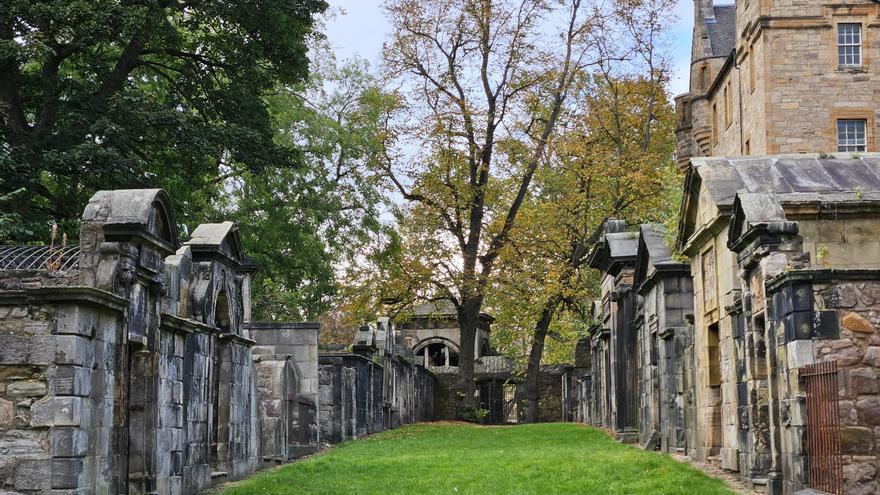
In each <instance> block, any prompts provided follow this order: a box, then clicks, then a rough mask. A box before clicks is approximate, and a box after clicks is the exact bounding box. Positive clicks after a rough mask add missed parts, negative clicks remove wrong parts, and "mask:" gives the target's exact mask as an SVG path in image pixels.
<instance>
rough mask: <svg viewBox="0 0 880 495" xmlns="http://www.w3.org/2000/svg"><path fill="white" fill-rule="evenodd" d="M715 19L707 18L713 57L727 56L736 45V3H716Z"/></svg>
mask: <svg viewBox="0 0 880 495" xmlns="http://www.w3.org/2000/svg"><path fill="white" fill-rule="evenodd" d="M714 9H715V19H706V30H707V31H708V33H709V44H710V45H711V47H712V56H713V57H726V56H727V55H730V52H732V51H733V49H734V47H735V46H736V9H735V6H734V5H716V6H715V7H714Z"/></svg>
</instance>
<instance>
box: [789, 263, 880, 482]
mask: <svg viewBox="0 0 880 495" xmlns="http://www.w3.org/2000/svg"><path fill="white" fill-rule="evenodd" d="M813 291H814V298H815V301H816V303H815V305H816V307H817V309H818V308H823V307H824V308H825V310H828V311H834V312H835V313H836V314H837V318H838V321H839V322H840V329H839V331H840V335H839V338H837V339H828V340H819V341H816V348H815V359H816V361H819V362H824V361H831V360H834V361H837V365H838V369H839V371H838V379H839V380H841V383H842V386H841V388H840V403H839V407H840V422H841V425H842V426H843V430H842V432H841V448H842V452H843V455H844V457H843V463H844V466H843V474H844V479H845V481H846V484H845V487H844V490H845V492H846V493H852V494H868V493H880V331H878V328H880V274H873V275H869V276H864V275H861V276H858V277H853V278H852V279H849V280H842V281H839V282H837V283H834V282H831V283H829V282H827V281H822V282H814V283H813ZM792 417H794V416H792Z"/></svg>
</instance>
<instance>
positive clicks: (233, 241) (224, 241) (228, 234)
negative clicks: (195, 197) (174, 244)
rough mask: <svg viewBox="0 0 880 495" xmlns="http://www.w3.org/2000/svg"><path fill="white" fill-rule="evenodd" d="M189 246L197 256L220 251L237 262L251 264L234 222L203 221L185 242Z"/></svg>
mask: <svg viewBox="0 0 880 495" xmlns="http://www.w3.org/2000/svg"><path fill="white" fill-rule="evenodd" d="M183 245H184V246H189V247H190V248H191V249H192V251H193V254H194V255H196V257H199V258H201V257H203V256H210V255H211V254H212V253H219V254H221V255H223V256H225V257H227V258H228V259H229V260H231V261H233V262H234V263H236V264H243V265H247V266H249V267H250V268H256V267H253V266H250V265H251V260H250V258H249V257H248V256H245V254H244V249H243V248H242V245H241V235H240V234H239V232H238V226H237V225H236V224H235V223H234V222H229V221H227V222H221V223H203V224H201V225H199V226H198V227H196V229H195V230H193V233H192V236H191V237H190V239H189V240H188V241H186V242H184V243H183Z"/></svg>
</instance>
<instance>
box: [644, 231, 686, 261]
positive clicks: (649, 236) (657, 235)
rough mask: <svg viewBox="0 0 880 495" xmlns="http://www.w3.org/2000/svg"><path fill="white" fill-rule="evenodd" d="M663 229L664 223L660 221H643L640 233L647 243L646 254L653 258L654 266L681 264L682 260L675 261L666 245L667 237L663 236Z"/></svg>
mask: <svg viewBox="0 0 880 495" xmlns="http://www.w3.org/2000/svg"><path fill="white" fill-rule="evenodd" d="M663 230H664V229H663V225H661V224H659V223H643V224H642V225H640V226H639V233H640V234H641V239H642V242H643V243H644V245H645V250H646V254H647V255H648V256H649V257H650V259H651V264H653V265H654V266H661V265H675V266H678V265H681V262H679V261H675V259H674V258H673V257H672V252H670V251H669V246H667V245H666V239H664V238H663ZM640 254H641V253H640Z"/></svg>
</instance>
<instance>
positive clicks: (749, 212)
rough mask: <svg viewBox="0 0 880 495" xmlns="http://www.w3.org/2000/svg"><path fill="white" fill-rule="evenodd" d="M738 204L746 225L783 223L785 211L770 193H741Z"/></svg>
mask: <svg viewBox="0 0 880 495" xmlns="http://www.w3.org/2000/svg"><path fill="white" fill-rule="evenodd" d="M739 204H740V208H742V213H743V215H744V220H745V222H746V223H747V225H755V224H760V223H768V222H784V221H785V211H784V210H783V209H782V205H781V204H779V201H777V200H776V197H775V196H774V195H773V194H772V193H751V192H741V193H739Z"/></svg>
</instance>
